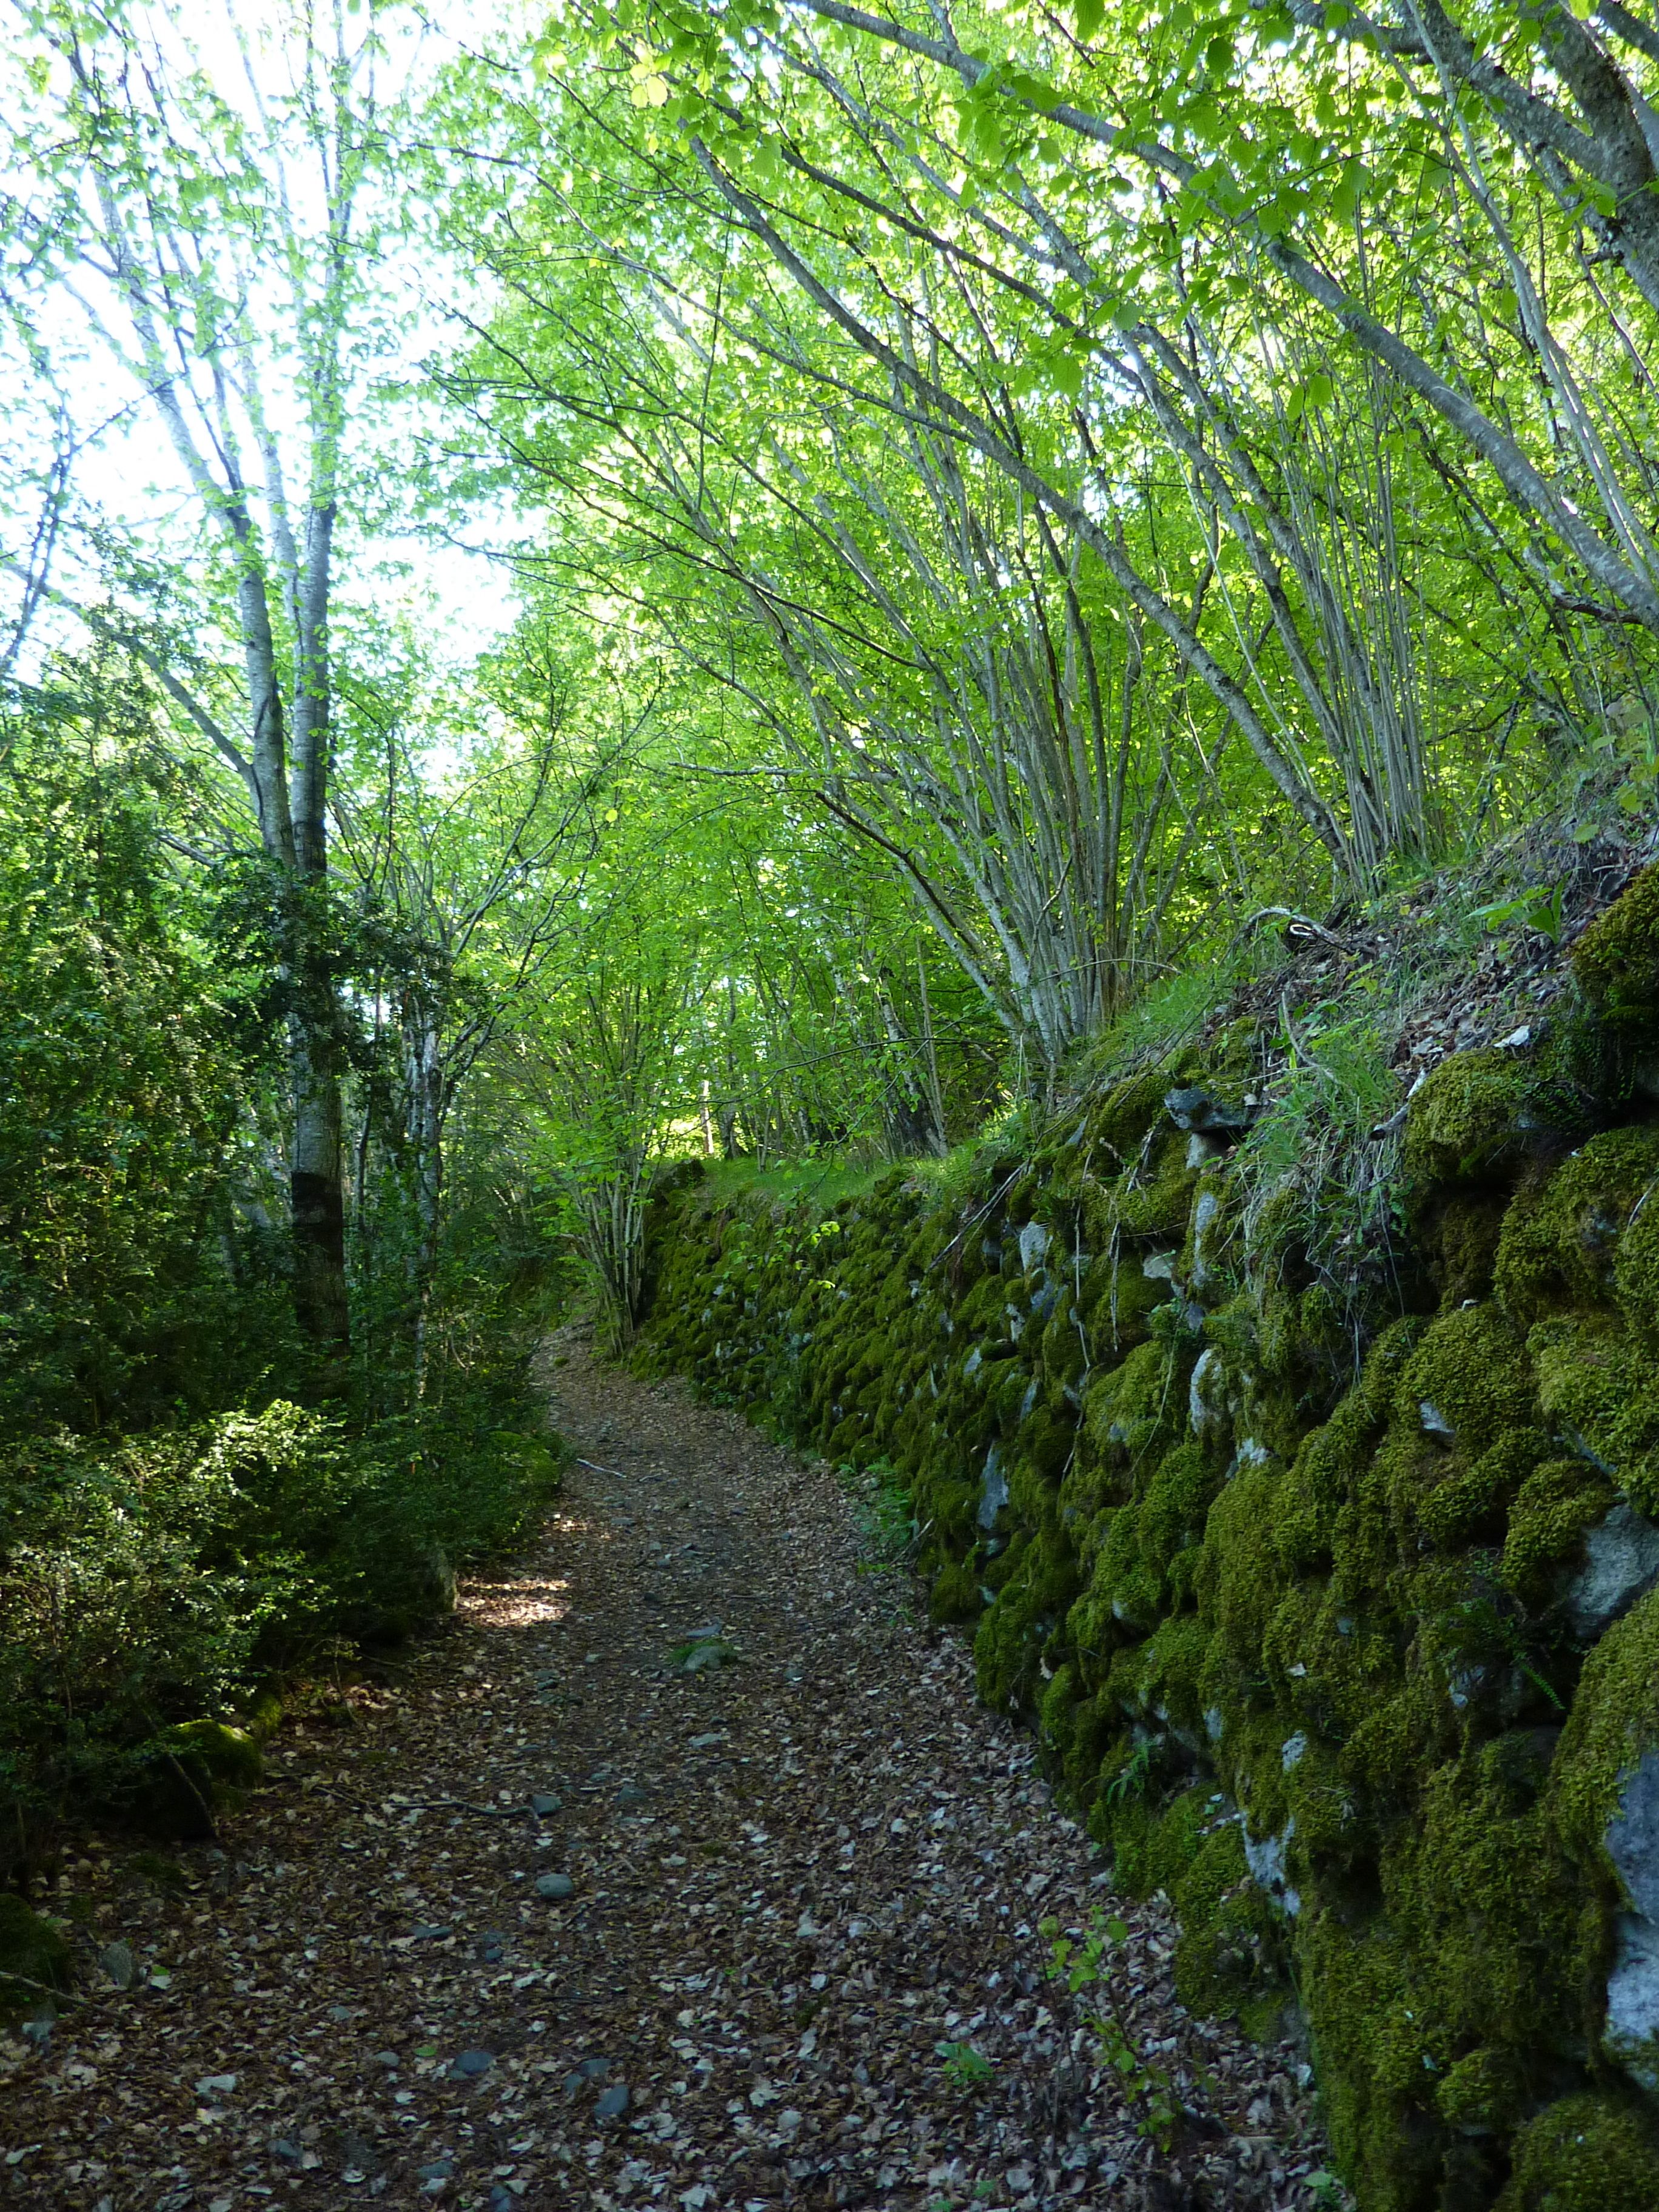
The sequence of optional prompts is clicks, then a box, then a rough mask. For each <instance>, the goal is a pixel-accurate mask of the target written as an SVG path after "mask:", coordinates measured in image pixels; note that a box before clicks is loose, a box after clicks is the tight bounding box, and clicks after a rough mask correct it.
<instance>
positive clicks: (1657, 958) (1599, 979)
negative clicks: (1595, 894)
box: [1572, 867, 1659, 1031]
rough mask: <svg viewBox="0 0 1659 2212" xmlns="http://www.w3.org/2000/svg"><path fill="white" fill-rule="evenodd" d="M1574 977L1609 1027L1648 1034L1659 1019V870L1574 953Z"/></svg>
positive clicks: (1626, 894)
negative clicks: (1609, 1024)
mask: <svg viewBox="0 0 1659 2212" xmlns="http://www.w3.org/2000/svg"><path fill="white" fill-rule="evenodd" d="M1572 966H1573V972H1574V974H1575V975H1577V978H1578V981H1579V982H1580V983H1581V984H1582V985H1583V989H1584V994H1585V996H1586V997H1587V998H1588V999H1589V1001H1590V1003H1591V1005H1592V1006H1594V1007H1595V1010H1596V1012H1597V1013H1598V1014H1599V1015H1600V1016H1601V1019H1602V1020H1603V1021H1604V1022H1608V1023H1611V1024H1613V1025H1614V1026H1616V1027H1619V1028H1622V1029H1627V1030H1639V1031H1647V1030H1651V1029H1652V1028H1653V1026H1654V1024H1655V1022H1656V1019H1659V867H1655V868H1644V869H1643V871H1642V872H1641V874H1640V875H1638V877H1637V878H1636V879H1635V880H1634V882H1632V884H1628V885H1627V886H1626V889H1625V890H1623V891H1622V892H1621V893H1620V896H1618V897H1617V898H1616V899H1614V901H1613V904H1612V905H1611V906H1610V907H1608V908H1607V910H1606V911H1605V912H1604V913H1602V914H1600V915H1597V916H1596V918H1595V921H1593V922H1591V924H1590V926H1589V928H1588V929H1587V930H1585V932H1584V933H1583V936H1582V937H1580V938H1579V939H1578V941H1577V944H1576V945H1574V946H1573V948H1572Z"/></svg>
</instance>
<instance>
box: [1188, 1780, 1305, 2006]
mask: <svg viewBox="0 0 1659 2212" xmlns="http://www.w3.org/2000/svg"><path fill="white" fill-rule="evenodd" d="M1188 1801H1189V1802H1190V1801H1198V1802H1197V1819H1198V1834H1197V1838H1196V1844H1195V1848H1194V1849H1193V1850H1192V1851H1191V1856H1190V1857H1189V1858H1188V1863H1187V1864H1186V1866H1185V1867H1184V1868H1183V1869H1180V1870H1179V1871H1176V1872H1174V1873H1173V1874H1172V1875H1170V1877H1168V1878H1166V1881H1165V1882H1164V1887H1167V1888H1168V1889H1169V1891H1170V1901H1171V1902H1172V1903H1173V1905H1175V1908H1176V1914H1177V1916H1178V1917H1179V1920H1180V1924H1181V1932H1180V1935H1179V1936H1178V1937H1177V1938H1176V1952H1175V1981H1176V1996H1178V1997H1179V1998H1180V2000H1181V2002H1182V2004H1184V2005H1186V2006H1187V2007H1188V2008H1189V2009H1190V2010H1192V2011H1194V2012H1198V2013H1205V2014H1211V2015H1221V2016H1223V2017H1230V2018H1237V2019H1242V2020H1243V2021H1244V2023H1245V2025H1246V2026H1247V2027H1251V2028H1253V2029H1255V2031H1256V2032H1257V2033H1261V2032H1262V2031H1266V2032H1267V2033H1273V2032H1274V2031H1276V2030H1278V2029H1279V2027H1280V2026H1281V2023H1282V2017H1283V2014H1284V2011H1285V2005H1286V2003H1287V2002H1288V2000H1289V1999H1290V1996H1291V1989H1290V1984H1289V1979H1288V1976H1287V1973H1286V1954H1285V1937H1284V1932H1283V1929H1282V1928H1281V1926H1280V1924H1279V1921H1278V1920H1277V1918H1276V1917H1275V1916H1274V1913H1273V1908H1272V1907H1271V1906H1270V1905H1269V1904H1268V1903H1267V1899H1266V1898H1265V1897H1264V1896H1263V1895H1262V1893H1261V1891H1260V1890H1259V1889H1258V1888H1257V1887H1256V1885H1255V1882H1254V1881H1252V1880H1251V1878H1250V1870H1249V1867H1248V1866H1247V1865H1246V1863H1245V1859H1244V1845H1243V1838H1242V1837H1241V1835H1240V1832H1239V1826H1238V1822H1237V1819H1236V1818H1234V1817H1233V1816H1232V1815H1231V1814H1229V1813H1227V1812H1225V1810H1224V1809H1223V1808H1222V1806H1221V1803H1220V1801H1219V1800H1218V1798H1217V1797H1216V1796H1214V1795H1213V1793H1211V1794H1207V1795H1206V1793H1204V1792H1203V1791H1201V1790H1194V1791H1191V1792H1189V1793H1188Z"/></svg>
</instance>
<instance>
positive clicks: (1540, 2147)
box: [1493, 2092, 1659, 2212]
mask: <svg viewBox="0 0 1659 2212" xmlns="http://www.w3.org/2000/svg"><path fill="white" fill-rule="evenodd" d="M1510 2160H1511V2167H1510V2178H1509V2180H1508V2182H1507V2184H1506V2185H1505V2186H1504V2191H1503V2194H1502V2195H1501V2196H1500V2197H1498V2201H1497V2203H1496V2205H1495V2206H1494V2208H1493V2212H1637V2208H1638V2206H1641V2207H1646V2206H1648V2205H1651V2204H1659V2136H1656V2131H1655V2127H1654V2122H1653V2118H1652V2116H1651V2114H1650V2112H1644V2111H1643V2110H1641V2109H1640V2108H1639V2107H1638V2106H1637V2105H1636V2104H1635V2102H1634V2100H1620V2099H1619V2098H1617V2097H1614V2096H1609V2095H1606V2094H1603V2093H1594V2092H1592V2093H1588V2094H1585V2095H1583V2096H1577V2097H1564V2098H1562V2099H1561V2100H1560V2101H1559V2103H1557V2104H1553V2105H1551V2106H1547V2108H1546V2109H1545V2110H1544V2111H1543V2112H1540V2113H1539V2114H1538V2115H1537V2117H1536V2118H1534V2119H1531V2120H1528V2122H1527V2124H1526V2125H1525V2126H1524V2127H1523V2128H1522V2130H1520V2132H1519V2134H1518V2135H1517V2136H1516V2138H1515V2141H1514V2143H1513V2145H1512V2147H1511V2148H1510Z"/></svg>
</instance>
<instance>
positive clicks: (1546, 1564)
mask: <svg viewBox="0 0 1659 2212" xmlns="http://www.w3.org/2000/svg"><path fill="white" fill-rule="evenodd" d="M1617 1495H1618V1493H1617V1492H1616V1491H1615V1490H1614V1488H1613V1484H1612V1482H1611V1481H1610V1480H1608V1478H1607V1476H1606V1475H1605V1474H1602V1473H1601V1469H1600V1468H1595V1467H1592V1466H1591V1465H1590V1464H1589V1462H1588V1461H1586V1460H1582V1459H1548V1460H1545V1461H1544V1462H1542V1464H1541V1465H1540V1466H1538V1467H1536V1468H1534V1469H1533V1471H1532V1473H1531V1474H1529V1475H1528V1477H1527V1479H1526V1480H1525V1481H1524V1482H1523V1483H1522V1486H1521V1489H1520V1492H1519V1494H1518V1495H1517V1496H1516V1500H1515V1503H1514V1504H1513V1506H1512V1507H1511V1508H1510V1515H1509V1527H1508V1530H1507V1533H1506V1534H1505V1536H1504V1558H1503V1568H1502V1573H1503V1579H1504V1588H1505V1589H1510V1590H1513V1591H1514V1592H1515V1593H1516V1595H1517V1596H1519V1597H1522V1598H1524V1599H1525V1600H1526V1601H1527V1602H1528V1604H1530V1605H1533V1606H1542V1605H1545V1604H1547V1602H1548V1600H1549V1597H1550V1595H1551V1592H1552V1589H1553V1585H1554V1584H1555V1583H1556V1582H1557V1581H1558V1580H1559V1576H1560V1573H1561V1571H1562V1569H1563V1568H1564V1567H1565V1566H1568V1565H1571V1564H1573V1563H1574V1562H1575V1561H1576V1560H1577V1559H1578V1557H1579V1555H1580V1553H1581V1552H1582V1549H1583V1539H1584V1534H1585V1531H1586V1530H1587V1529H1589V1528H1594V1527H1595V1524H1596V1522H1598V1521H1601V1520H1603V1519H1605V1517H1606V1516H1607V1512H1608V1510H1609V1509H1610V1508H1611V1506H1612V1505H1613V1500H1614V1498H1616V1497H1617Z"/></svg>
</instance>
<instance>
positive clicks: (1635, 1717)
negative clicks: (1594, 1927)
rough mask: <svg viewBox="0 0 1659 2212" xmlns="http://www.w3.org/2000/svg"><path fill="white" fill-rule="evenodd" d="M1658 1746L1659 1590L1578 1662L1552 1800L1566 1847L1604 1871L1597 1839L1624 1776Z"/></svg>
mask: <svg viewBox="0 0 1659 2212" xmlns="http://www.w3.org/2000/svg"><path fill="white" fill-rule="evenodd" d="M1656 1743H1659V1590H1653V1591H1650V1593H1649V1594H1648V1595H1647V1596H1646V1597H1644V1599H1643V1600H1642V1601H1641V1602H1640V1603H1639V1604H1638V1605H1637V1606H1635V1607H1632V1610H1631V1611H1630V1612H1629V1613H1626V1616H1625V1618H1624V1619H1623V1620H1620V1621H1616V1622H1615V1623H1614V1624H1613V1626H1612V1627H1611V1628H1610V1629H1609V1630H1608V1631H1607V1634H1606V1635H1605V1636H1604V1637H1603V1638H1601V1642H1600V1643H1599V1644H1597V1645H1596V1647H1595V1650H1593V1651H1592V1652H1591V1653H1590V1655H1589V1658H1588V1659H1587V1660H1586V1661H1585V1662H1584V1671H1583V1675H1582V1677H1581V1678H1580V1680H1579V1685H1578V1694H1577V1697H1576V1698H1575V1699H1573V1705H1572V1711H1571V1714H1570V1715H1569V1716H1568V1719H1567V1724H1566V1729H1565V1733H1564V1734H1563V1735H1562V1738H1561V1746H1560V1749H1559V1752H1558V1753H1556V1758H1555V1763H1554V1765H1553V1769H1552V1770H1551V1776H1550V1796H1551V1802H1552V1805H1553V1811H1554V1815H1555V1819H1556V1820H1557V1823H1558V1824H1559V1828H1560V1832H1561V1834H1562V1836H1563V1838H1565V1842H1566V1844H1567V1847H1568V1848H1569V1849H1570V1850H1572V1851H1573V1852H1574V1853H1575V1854H1576V1855H1577V1857H1578V1858H1579V1860H1580V1861H1581V1862H1582V1863H1584V1864H1586V1865H1589V1866H1592V1867H1595V1868H1597V1869H1602V1870H1603V1875H1604V1878H1605V1869H1606V1861H1605V1858H1604V1856H1603V1851H1602V1838H1603V1837H1604V1836H1605V1835H1606V1833H1607V1823H1608V1822H1609V1820H1612V1818H1613V1814H1614V1813H1615V1812H1616V1811H1617V1809H1618V1806H1619V1798H1620V1791H1621V1790H1622V1789H1623V1787H1624V1778H1625V1776H1626V1773H1627V1772H1628V1771H1629V1770H1630V1769H1631V1768H1632V1767H1633V1766H1635V1765H1637V1764H1638V1761H1639V1760H1640V1759H1641V1758H1642V1755H1643V1753H1644V1752H1647V1751H1650V1750H1651V1749H1652V1748H1653V1747H1654V1746H1655V1744H1656Z"/></svg>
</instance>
